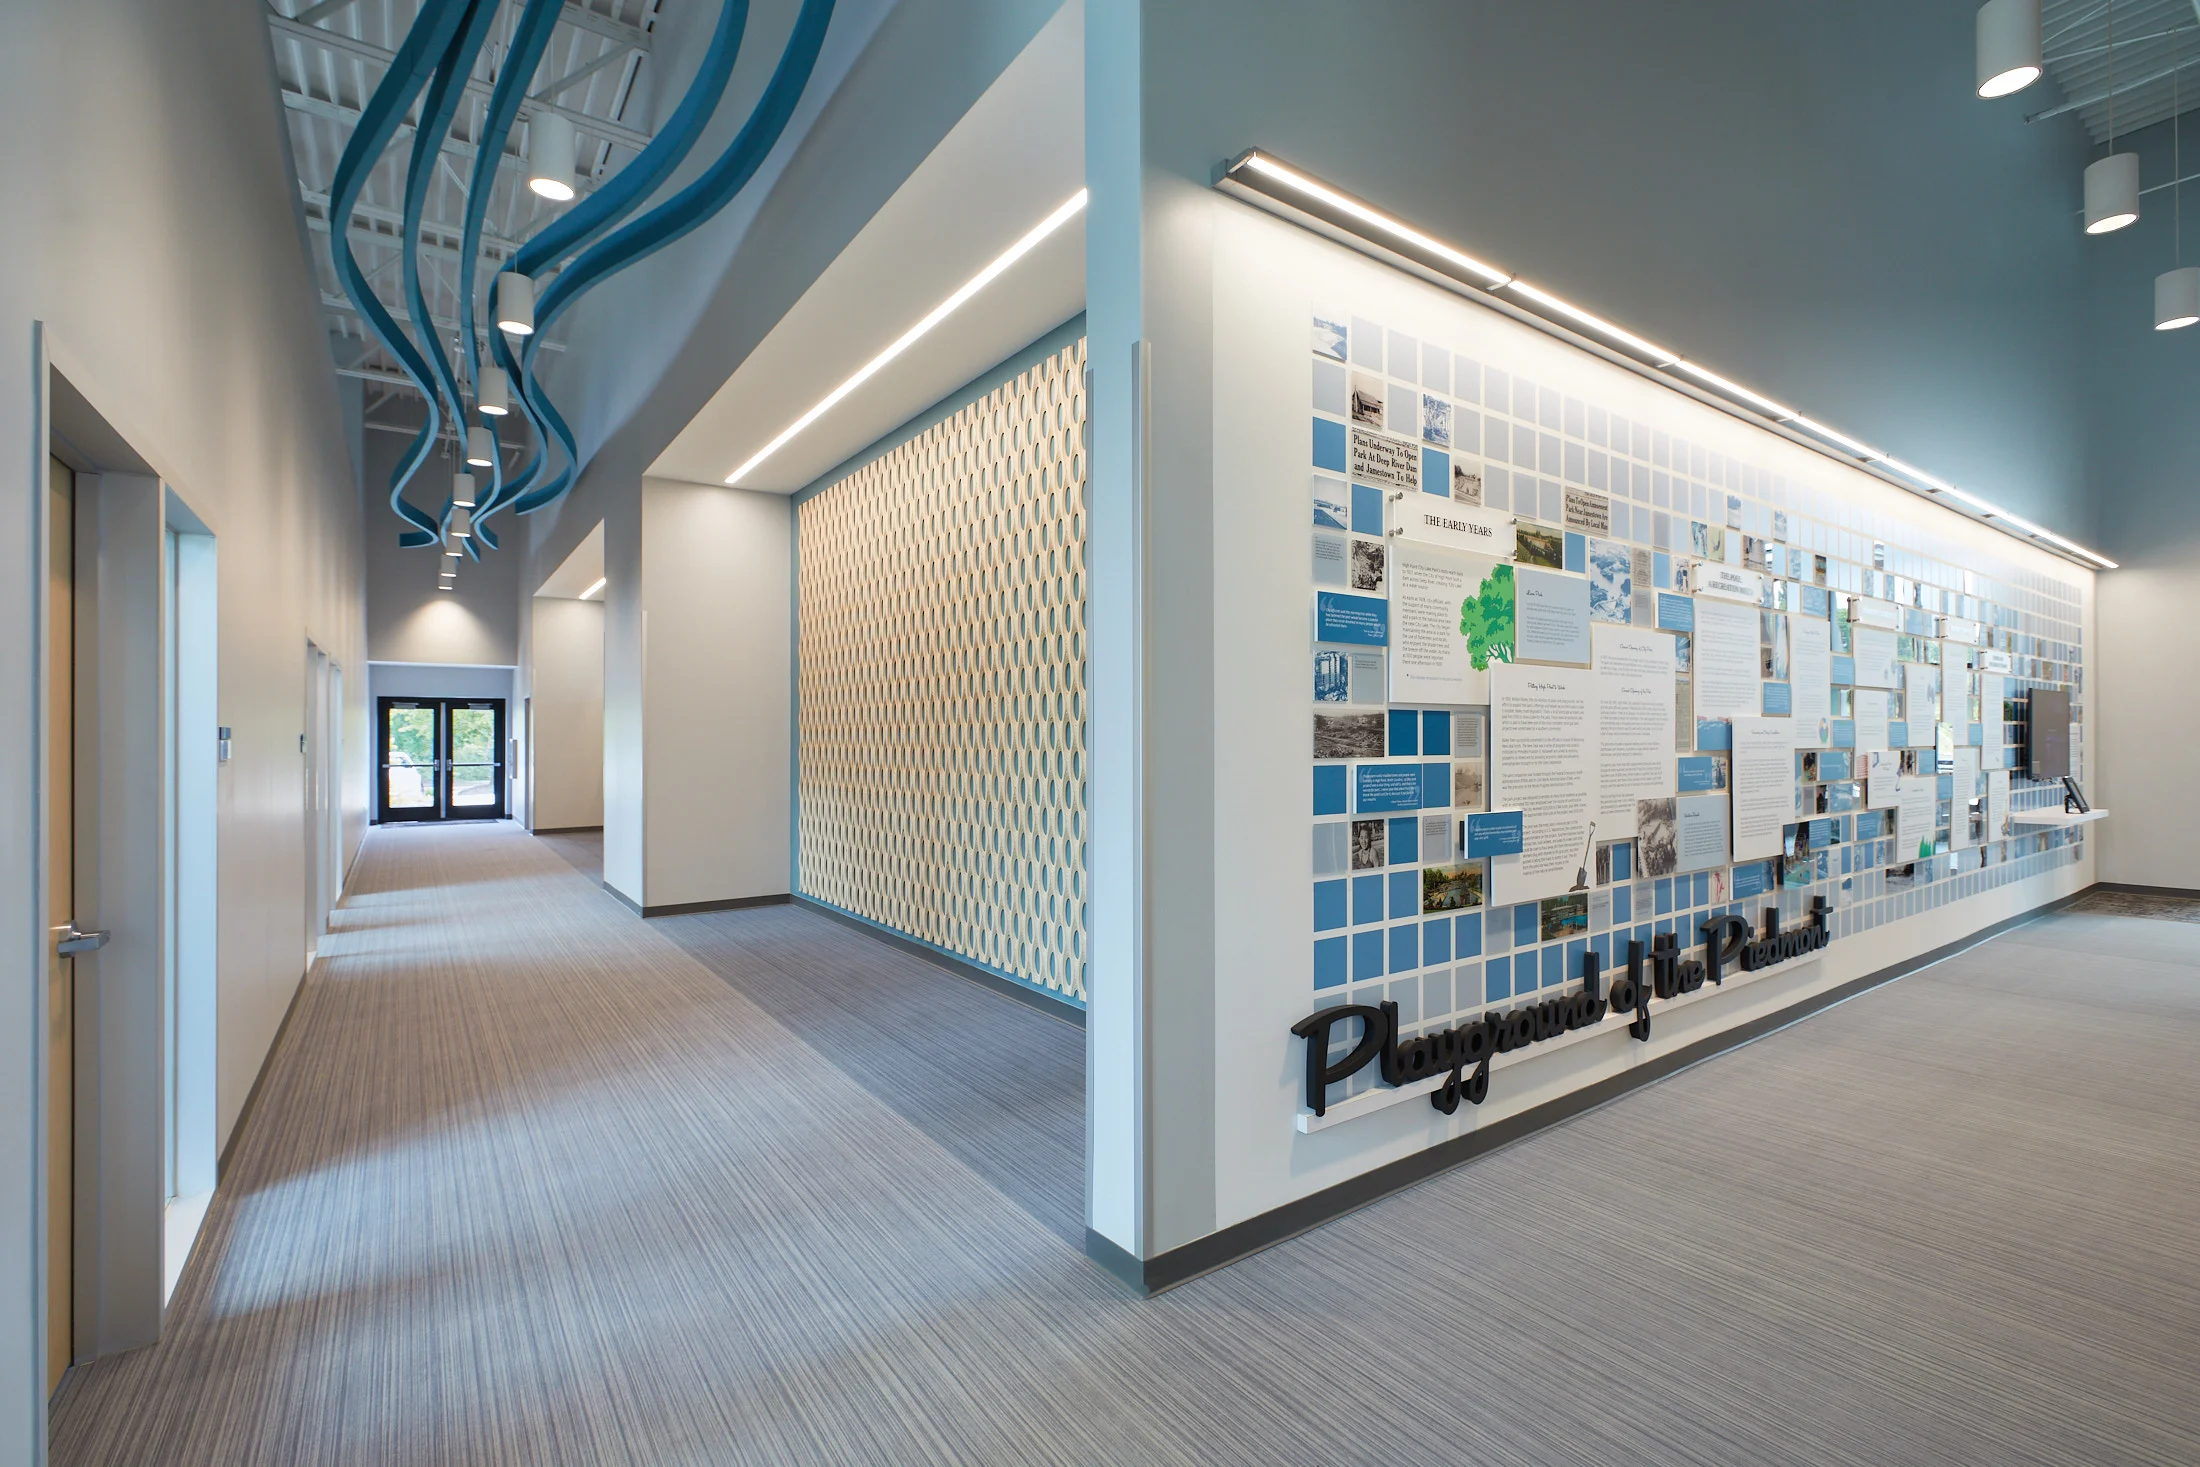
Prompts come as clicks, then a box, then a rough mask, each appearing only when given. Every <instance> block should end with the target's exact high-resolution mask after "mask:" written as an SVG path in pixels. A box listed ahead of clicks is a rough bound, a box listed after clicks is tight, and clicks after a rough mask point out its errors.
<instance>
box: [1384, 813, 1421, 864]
mask: <svg viewBox="0 0 2200 1467" xmlns="http://www.w3.org/2000/svg"><path fill="white" fill-rule="evenodd" d="M1389 842H1390V864H1391V865H1393V866H1410V865H1413V864H1415V863H1416V862H1418V861H1419V860H1420V859H1421V849H1420V848H1421V822H1420V821H1418V820H1416V819H1414V818H1413V817H1412V816H1411V815H1394V816H1392V817H1391V820H1390V836H1389Z"/></svg>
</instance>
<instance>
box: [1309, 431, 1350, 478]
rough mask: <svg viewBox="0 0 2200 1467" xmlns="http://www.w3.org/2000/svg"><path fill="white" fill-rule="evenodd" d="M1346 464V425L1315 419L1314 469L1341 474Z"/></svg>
mask: <svg viewBox="0 0 2200 1467" xmlns="http://www.w3.org/2000/svg"><path fill="white" fill-rule="evenodd" d="M1344 462H1345V460H1344V424H1342V423H1335V422H1331V421H1330V420H1329V419H1327V418H1316V419H1314V467H1315V468H1317V469H1328V470H1330V471H1332V472H1334V473H1339V474H1341V473H1343V472H1344V471H1345V468H1344Z"/></svg>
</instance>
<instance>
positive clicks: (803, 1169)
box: [53, 826, 2200, 1467]
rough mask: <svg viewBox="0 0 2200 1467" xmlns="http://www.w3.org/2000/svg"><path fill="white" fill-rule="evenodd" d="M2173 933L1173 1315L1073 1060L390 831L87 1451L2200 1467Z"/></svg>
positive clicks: (818, 933)
mask: <svg viewBox="0 0 2200 1467" xmlns="http://www.w3.org/2000/svg"><path fill="white" fill-rule="evenodd" d="M2188 939H2189V929H2188V928H2186V927H2184V926H2183V925H2181V924H2176V923H2166V922H2150V921H2144V920H2136V919H2129V918H2121V917H2101V916H2078V917H2070V916H2065V917H2058V918H2052V919H2048V920H2046V921H2043V922H2040V923H2036V924H2034V925H2032V926H2029V927H2026V928H2023V929H2020V930H2019V931H2018V932H2016V933H2013V934H2010V935H2008V936H2005V937H2003V938H2001V939H1999V940H1997V941H1995V942H1994V943H1992V944H1990V945H1988V946H1985V947H1983V948H1980V949H1977V950H1974V951H1973V952H1972V953H1970V954H1968V955H1966V956H1965V957H1963V958H1960V959H1957V960H1953V961H1951V962H1948V963H1945V964H1942V965H1941V966H1939V967H1937V968H1934V969H1931V970H1929V971H1928V972H1926V973H1924V974H1920V975H1918V976H1915V977H1912V978H1910V979H1907V980H1905V981H1903V982H1901V983H1898V984H1894V985H1892V986H1890V987H1888V988H1884V989H1881V990H1879V991H1877V992H1875V993H1873V994H1870V995H1868V996H1866V997H1864V998H1862V999H1859V1000H1857V1001H1854V1002H1852V1003H1849V1004H1846V1005H1843V1006H1842V1007H1840V1008H1837V1009H1834V1010H1832V1011H1830V1012H1828V1013H1826V1014H1824V1015H1821V1016H1819V1017H1818V1018H1815V1019H1812V1020H1810V1021H1809V1022H1807V1023H1804V1024H1801V1025H1798V1026H1796V1027H1795V1028H1792V1029H1789V1030H1787V1031H1785V1032H1783V1033H1780V1034H1777V1035H1774V1036H1772V1037H1771V1038H1769V1039H1766V1040H1763V1041H1761V1042H1759V1043H1757V1044H1755V1045H1752V1046H1750V1047H1749V1048H1747V1049H1744V1050H1741V1051H1739V1052H1737V1053H1734V1054H1731V1055H1728V1056H1724V1057H1722V1058H1720V1059H1717V1060H1715V1061H1712V1062H1710V1063H1708V1064H1705V1065H1702V1066H1699V1067H1697V1068H1696V1069H1694V1070H1691V1071H1688V1072H1686V1073H1684V1074H1681V1075H1679V1076H1676V1077H1674V1078H1672V1079H1670V1080H1668V1081H1666V1082H1665V1083H1663V1084H1660V1085H1657V1086H1654V1087H1652V1088H1650V1089H1648V1090H1645V1091H1641V1092H1638V1093H1637V1094H1635V1095H1633V1096H1631V1097H1629V1098H1627V1099H1626V1100H1624V1101H1622V1102H1620V1103H1619V1104H1617V1105H1615V1106H1612V1107H1608V1108H1607V1109H1605V1110H1603V1111H1599V1112H1596V1113H1593V1114H1591V1115H1588V1116H1585V1117H1582V1118H1580V1119H1578V1120H1576V1121H1574V1122H1572V1123H1570V1124H1567V1125H1565V1126H1562V1127H1559V1128H1556V1129H1554V1130H1551V1131H1548V1132H1545V1133H1544V1134H1542V1135H1540V1136H1538V1137H1535V1138H1533V1139H1531V1140H1529V1141H1527V1142H1525V1143H1523V1144H1521V1145H1518V1146H1516V1147H1513V1148H1512V1149H1510V1150H1507V1151H1504V1152H1501V1153H1498V1154H1496V1155H1494V1156H1490V1157H1487V1158H1484V1159H1483V1160H1481V1161H1479V1162H1476V1163H1474V1164H1471V1165H1469V1166H1467V1167H1465V1168H1462V1169H1459V1170H1456V1171H1454V1172H1451V1173H1449V1174H1447V1175H1445V1176H1443V1177H1440V1178H1437V1179H1435V1180H1434V1181H1431V1182H1429V1183H1426V1184H1424V1185H1422V1186H1420V1187H1418V1188H1416V1189H1414V1190H1413V1191H1411V1192H1409V1193H1406V1194H1404V1195H1402V1196H1399V1197H1396V1198H1392V1199H1390V1200H1389V1201H1387V1202H1384V1203H1381V1204H1378V1205H1376V1206H1374V1207H1371V1208H1367V1209H1365V1210H1363V1211H1361V1212H1359V1213H1356V1214H1354V1215H1352V1216H1350V1217H1348V1218H1345V1219H1342V1220H1340V1221H1338V1222H1335V1223H1332V1224H1331V1225H1329V1226H1328V1227H1325V1228H1323V1229H1320V1230H1318V1231H1317V1232H1315V1233H1313V1234H1310V1235H1308V1236H1306V1237H1304V1238H1301V1239H1298V1240H1296V1241H1294V1242H1291V1243H1288V1244H1285V1245H1284V1246H1282V1247H1279V1248H1275V1249H1272V1250H1270V1251H1269V1252H1267V1253H1264V1254H1261V1255H1259V1256H1257V1257H1254V1258H1251V1259H1247V1260H1245V1261H1243V1262H1241V1263H1239V1264H1237V1265H1235V1266H1234V1267H1231V1268H1229V1269H1226V1270H1223V1271H1222V1272H1220V1273H1218V1274H1215V1275H1212V1276H1210V1277H1208V1278H1205V1279H1202V1280H1199V1281H1197V1282H1194V1283H1192V1284H1189V1285H1187V1286H1185V1287H1183V1288H1181V1289H1178V1290H1176V1291H1175V1292H1173V1293H1170V1294H1168V1295H1165V1296H1163V1297H1162V1298H1160V1299H1156V1300H1152V1301H1147V1302H1140V1301H1136V1300H1132V1299H1130V1298H1127V1297H1125V1296H1124V1295H1123V1294H1121V1293H1119V1292H1118V1291H1117V1290H1116V1288H1115V1287H1114V1286H1113V1285H1112V1284H1110V1283H1109V1282H1108V1281H1107V1280H1105V1279H1104V1278H1103V1277H1102V1276H1101V1275H1100V1274H1099V1273H1097V1272H1096V1271H1095V1270H1094V1269H1092V1268H1091V1267H1090V1266H1089V1265H1088V1264H1086V1263H1085V1262H1084V1261H1083V1259H1082V1258H1081V1257H1080V1255H1079V1254H1078V1252H1077V1251H1076V1248H1075V1245H1074V1239H1075V1237H1076V1236H1077V1231H1078V1226H1079V1224H1078V1217H1079V1213H1080V1207H1081V1204H1080V1202H1079V1200H1078V1195H1077V1189H1078V1187H1079V1186H1080V1185H1081V1182H1080V1173H1081V1160H1080V1157H1079V1154H1078V1150H1079V1145H1080V1143H1079V1141H1078V1124H1079V1117H1078V1114H1077V1112H1078V1107H1079V1104H1080V1101H1079V1100H1078V1092H1079V1087H1080V1083H1081V1081H1080V1077H1079V1075H1078V1073H1077V1071H1078V1067H1079V1064H1080V1062H1081V1053H1082V1042H1081V1038H1080V1036H1079V1035H1078V1033H1077V1031H1076V1030H1074V1029H1072V1028H1070V1027H1069V1026H1067V1025H1063V1024H1061V1023H1059V1022H1058V1021H1056V1020H1053V1019H1051V1018H1049V1017H1047V1016H1046V1015H1044V1014H1040V1013H1036V1012H1034V1011H1032V1010H1030V1009H1028V1008H1025V1007H1024V1006H1022V1005H1018V1004H1015V1003H1012V1002H1010V1001H1008V1000H1005V999H1001V998H998V997H995V996H994V995H991V994H988V993H985V992H983V991H982V990H979V989H977V988H975V987H974V986H972V985H969V984H966V983H964V982H963V981H962V980H960V979H957V978H954V977H952V976H949V975H947V974H945V973H943V972H941V971H940V970H938V969H935V968H932V967H931V966H930V965H928V964H925V963H923V962H921V961H918V960H916V959H913V958H909V957H906V956H903V955H901V954H899V953H897V952H894V951H892V950H889V949H886V948H884V947H882V946H880V945H879V944H876V943H873V942H871V941H870V940H868V939H866V938H864V937H862V936H860V935H858V934H855V933H853V932H850V931H849V930H847V929H846V928H844V927H841V926H839V925H838V924H835V923H831V922H828V921H826V920H825V919H822V918H819V917H816V916H814V915H811V914H808V913H804V912H801V911H799V910H795V909H791V908H785V907H780V908H766V909H761V910H751V911H747V912H740V913H732V914H724V915H719V916H712V917H702V918H679V919H672V920H661V921H658V922H654V923H649V924H644V923H642V922H641V921H640V920H639V919H637V918H635V917H633V916H632V915H630V914H629V913H628V912H626V911H625V910H624V909H623V908H621V907H620V906H619V905H618V904H617V903H616V902H615V901H614V900H613V899H612V898H610V897H609V896H607V895H604V894H603V893H602V892H601V891H599V890H597V889H596V888H595V886H594V883H593V881H592V880H591V879H590V878H589V877H587V876H584V875H582V874H581V873H580V872H579V871H577V870H575V869H574V866H573V865H571V864H568V862H567V861H566V860H564V859H561V857H560V855H559V854H558V853H556V852H553V851H552V850H551V849H550V848H549V847H547V846H546V845H544V844H543V843H541V842H538V841H536V840H534V839H533V838H531V837H529V836H527V835H525V834H523V833H520V832H519V831H517V830H516V829H514V828H512V827H509V826H502V827H488V828H480V827H477V828H471V829H451V830H388V831H378V832H377V833H376V834H374V835H373V836H372V837H371V838H370V840H369V842H368V846H367V850H366V853H365V854H364V856H363V857H362V858H361V863H360V866H359V869H358V873H357V876H356V879H355V883H354V886H353V889H352V894H351V895H350V897H349V898H348V899H347V901H346V903H345V906H344V909H343V913H342V918H341V921H340V923H339V926H338V930H337V932H336V934H335V935H334V936H332V937H331V938H330V939H329V941H328V942H327V944H326V945H325V947H324V949H323V952H324V955H325V956H324V960H323V962H322V963H321V964H320V965H319V966H318V967H317V968H316V969H315V972H314V974H313V976H312V979H311V981H310V983H309V985H308V987H307V989H306V992H305V994H304V996H303V998H302V999H301V1002H300V1007H299V1011H298V1013H297V1015H296V1018H295V1020H294V1022H293V1024H292V1026H291V1029H290V1032H289V1034H288V1036H287V1037H286V1039H285V1041H284V1043H283V1045H282V1046H281V1049H280V1051H279V1052H278V1053H277V1054H276V1056H275V1058H274V1061H273V1065H272V1068H271V1070H270V1073H269V1076H268V1080H267V1087H266V1093H265V1095H264V1096H263V1099H262V1101H261V1106H260V1109H259V1111H258V1112H257V1114H256V1116H255V1117H254V1119H253V1121H252V1123H251V1125H250V1126H249V1127H248V1130H247V1134H246V1135H245V1136H244V1138H243V1140H242V1142H241V1143H240V1146H239V1149H238V1155H237V1159H236V1163H235V1167H234V1170H233V1171H232V1173H231V1174H230V1176H229V1178H228V1179H227V1181H226V1182H225V1184H224V1186H223V1189H222V1192H221V1194H220V1195H219V1197H218V1198H217V1200H216V1202H215V1204H214V1209H213V1212H212V1214H211V1215H210V1217H209V1223H208V1233H207V1235H206V1237H205V1238H204V1239H203V1240H202V1242H201V1245H200V1248H199V1250H198V1252H197V1254H196V1256H195V1257H194V1258H193V1260H192V1262H191V1265H190V1267H189V1268H188V1270H187V1271H186V1273H185V1275H184V1278H183V1282H182V1284H181V1285H180V1287H179V1289H178V1292H177V1296H176V1300H175V1304H174V1306H173V1309H172V1311H171V1315H170V1326H169V1330H168V1334H167V1337H166V1338H165V1339H164V1340H163V1341H162V1342H161V1343H160V1344H159V1345H157V1346H154V1347H152V1348H150V1349H146V1350H142V1351H138V1352H136V1353H134V1354H131V1355H128V1356H124V1357H120V1358H117V1359H113V1360H108V1361H102V1362H99V1363H97V1364H95V1365H93V1366H90V1367H88V1368H83V1369H79V1370H76V1371H73V1372H72V1373H71V1374H70V1376H69V1379H68V1380H67V1382H66V1383H65V1384H64V1385H63V1387H62V1390H61V1393H60V1395H59V1397H58V1398H57V1401H56V1405H55V1409H54V1415H53V1433H54V1460H55V1461H56V1462H57V1463H63V1464H81V1463H127V1464H133V1467H139V1464H163V1463H206V1464H223V1467H232V1464H262V1463H265V1464H277V1463H280V1464H345V1467H358V1464H382V1463H390V1464H397V1463H403V1464H413V1463H422V1464H426V1463H434V1464H459V1463H469V1464H470V1463H484V1464H486V1463H498V1464H501V1463H528V1464H565V1463H571V1464H624V1463H648V1464H672V1463H721V1462H724V1463H731V1462H789V1463H881V1464H904V1463H1187V1464H1189V1463H1291V1464H1297V1463H1308V1464H1312V1463H1339V1462H1351V1463H1359V1462H1369V1463H1375V1462H1380V1463H1455V1462H1488V1463H1517V1462H1551V1463H1606V1462H1612V1463H1643V1462H1690V1463H1697V1462H1719V1463H1764V1462H1801V1463H2031V1462H2038V1463H2064V1462H2087V1463H2095V1462H2148V1463H2180V1464H2190V1463H2193V1462H2195V1461H2200V1391H2196V1389H2195V1382H2196V1381H2200V1284H2196V1282H2195V1272H2194V1268H2193V1260H2194V1258H2195V1256H2196V1253H2200V1149H2196V1147H2195V1145H2194V1140H2193V1138H2194V1137H2195V1136H2196V1135H2200V1086H2195V1084H2194V1083H2193V1079H2194V1075H2195V1073H2196V1070H2195V1065H2194V1054H2195V1050H2196V1048H2200V959H2196V957H2195V954H2194V951H2193V949H2192V947H2191V945H2190V943H2189V940H2188ZM935 1005H936V1006H938V1009H939V1013H938V1015H937V1016H936V1017H931V1018H927V1019H926V1021H925V1023H924V1024H920V1025H917V1026H915V1027H913V1028H912V1027H911V1026H910V1025H909V1024H908V1023H906V1022H905V1021H907V1020H908V1019H910V1018H911V1016H912V1015H914V1014H916V1013H917V1012H918V1011H920V1010H923V1011H925V1012H926V1013H927V1014H929V1013H931V1008H930V1007H929V1006H935ZM881 1020H883V1022H882V1021H881ZM972 1052H975V1053H978V1054H982V1055H985V1056H988V1057H989V1058H988V1059H987V1060H986V1061H985V1063H984V1065H982V1066H980V1070H981V1073H980V1074H977V1075H975V1076H966V1077H961V1078H958V1077H956V1076H955V1075H953V1074H952V1073H951V1069H952V1067H953V1066H954V1065H955V1064H957V1063H959V1061H960V1058H961V1056H963V1055H964V1054H966V1053H972ZM996 1066H998V1068H997V1069H996V1068H995V1067H996ZM1026 1095H1028V1096H1029V1097H1030V1100H1029V1103H1028V1104H1025V1103H1024V1102H1023V1100H1022V1097H1023V1096H1026Z"/></svg>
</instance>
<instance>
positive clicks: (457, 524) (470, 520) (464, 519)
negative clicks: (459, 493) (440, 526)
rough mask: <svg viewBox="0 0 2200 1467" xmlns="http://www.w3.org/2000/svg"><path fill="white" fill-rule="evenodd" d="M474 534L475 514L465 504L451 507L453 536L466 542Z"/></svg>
mask: <svg viewBox="0 0 2200 1467" xmlns="http://www.w3.org/2000/svg"><path fill="white" fill-rule="evenodd" d="M473 533H474V512H473V511H472V510H471V509H468V508H467V507H466V506H465V505H463V504H458V505H453V506H452V507H451V536H452V538H453V539H458V540H464V539H466V538H468V537H469V536H471V535H472V534H473Z"/></svg>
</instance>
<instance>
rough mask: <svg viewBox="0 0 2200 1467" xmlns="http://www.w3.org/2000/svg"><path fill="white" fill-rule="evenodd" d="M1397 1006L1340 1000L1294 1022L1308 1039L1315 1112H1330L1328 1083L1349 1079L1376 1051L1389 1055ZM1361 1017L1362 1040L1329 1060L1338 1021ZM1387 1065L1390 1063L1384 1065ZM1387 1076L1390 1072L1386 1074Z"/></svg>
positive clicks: (1309, 1102) (1310, 1100) (1310, 1101)
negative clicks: (1330, 1046)
mask: <svg viewBox="0 0 2200 1467" xmlns="http://www.w3.org/2000/svg"><path fill="white" fill-rule="evenodd" d="M1397 1014H1398V1006H1397V1005H1396V1004H1393V1003H1386V1004H1383V1005H1382V1006H1381V1007H1372V1006H1370V1005H1368V1004H1364V1003H1348V1004H1339V1005H1337V1006H1336V1007H1335V1008H1328V1009H1323V1010H1322V1011H1321V1012H1320V1013H1318V1014H1309V1015H1308V1016H1307V1017H1305V1018H1303V1019H1301V1020H1299V1021H1298V1022H1297V1023H1296V1024H1293V1025H1292V1026H1291V1032H1292V1033H1293V1034H1296V1035H1298V1036H1299V1037H1300V1038H1302V1039H1304V1040H1305V1041H1306V1108H1307V1109H1308V1110H1310V1111H1312V1112H1313V1113H1314V1114H1316V1115H1325V1114H1327V1113H1328V1097H1329V1087H1330V1086H1332V1085H1334V1084H1336V1083H1337V1082H1338V1081H1339V1080H1346V1079H1350V1078H1351V1077H1352V1076H1353V1075H1355V1074H1357V1073H1358V1072H1359V1071H1360V1069H1361V1068H1362V1067H1363V1066H1365V1065H1366V1064H1367V1062H1368V1061H1369V1060H1372V1059H1374V1058H1375V1057H1376V1056H1377V1055H1387V1054H1388V1053H1389V1050H1390V1041H1391V1038H1392V1036H1394V1035H1395V1034H1396V1033H1397V1032H1398V1031H1397ZM1354 1019H1358V1020H1359V1021H1360V1023H1361V1025H1362V1026H1363V1027H1362V1028H1361V1030H1360V1042H1359V1043H1358V1044H1357V1045H1355V1046H1354V1047H1353V1050H1352V1052H1351V1053H1350V1054H1348V1055H1346V1056H1345V1057H1344V1058H1343V1059H1341V1060H1338V1061H1337V1062H1336V1063H1335V1064H1331V1063H1329V1036H1330V1032H1331V1031H1332V1030H1334V1029H1335V1028H1336V1027H1337V1026H1338V1025H1339V1024H1344V1023H1349V1022H1351V1021H1352V1020H1354ZM1385 1068H1386V1069H1387V1068H1388V1067H1387V1065H1386V1067H1385ZM1384 1078H1385V1079H1388V1078H1389V1077H1388V1075H1385V1076H1384Z"/></svg>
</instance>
